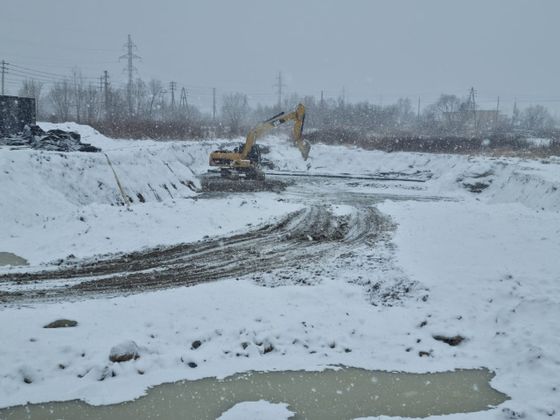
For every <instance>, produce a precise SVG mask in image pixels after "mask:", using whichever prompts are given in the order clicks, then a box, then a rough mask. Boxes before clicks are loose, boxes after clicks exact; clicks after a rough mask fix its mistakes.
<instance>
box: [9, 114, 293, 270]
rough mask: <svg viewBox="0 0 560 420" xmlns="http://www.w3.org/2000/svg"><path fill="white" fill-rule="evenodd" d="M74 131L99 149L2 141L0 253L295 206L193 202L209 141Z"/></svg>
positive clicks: (139, 239)
mask: <svg viewBox="0 0 560 420" xmlns="http://www.w3.org/2000/svg"><path fill="white" fill-rule="evenodd" d="M41 126H42V127H43V128H44V129H51V128H60V129H63V130H68V131H76V132H79V133H80V134H81V136H82V139H83V141H85V142H87V143H91V144H93V145H94V146H97V147H101V148H102V149H103V152H104V153H106V154H107V155H108V156H109V159H110V162H111V164H112V167H113V169H114V171H115V173H116V174H117V176H118V179H119V181H120V183H121V185H122V187H123V189H124V191H125V193H126V195H127V196H128V197H129V198H130V200H131V202H132V204H131V206H130V208H127V207H125V206H123V205H122V203H123V197H122V196H121V193H120V191H119V188H118V186H117V182H116V179H115V176H114V175H113V172H112V169H111V166H110V165H109V164H108V162H107V158H106V157H105V155H104V154H103V153H81V152H74V153H59V152H47V151H37V150H30V149H21V150H10V148H0V167H1V168H2V171H1V172H0V196H1V197H2V200H1V201H0V214H2V217H1V218H0V251H5V252H12V253H15V254H16V255H18V256H21V257H23V258H25V259H27V260H28V261H29V262H30V264H32V265H35V264H39V263H43V262H48V261H52V260H55V259H59V258H64V257H66V256H68V255H70V254H72V255H74V256H76V257H89V256H92V255H95V254H105V253H109V252H119V251H132V250H137V249H139V248H143V247H147V246H157V245H170V244H175V243H181V242H189V241H195V240H199V239H202V238H203V237H204V236H206V235H223V234H227V233H229V232H232V231H235V230H239V229H242V228H246V225H247V224H249V223H251V224H253V225H255V224H258V223H260V222H264V221H267V220H269V219H270V218H271V217H276V216H281V215H284V214H286V213H287V212H290V211H293V210H295V209H297V208H300V206H299V205H295V204H290V203H279V202H278V201H276V196H275V195H274V194H263V195H261V196H260V198H259V200H258V201H257V200H255V199H254V198H252V197H251V196H250V195H248V196H247V195H246V196H236V197H232V198H231V199H230V200H227V201H226V202H222V201H221V200H218V199H208V200H203V201H197V200H196V197H197V195H198V194H197V193H196V192H195V191H193V187H194V186H196V185H197V184H198V179H197V177H196V175H197V174H198V173H200V172H205V171H206V170H207V162H208V154H209V150H212V149H214V148H215V147H216V144H215V143H211V142H200V143H198V142H197V143H189V142H155V141H130V140H113V139H108V138H106V137H105V136H103V135H101V134H99V133H98V132H97V131H95V130H94V129H92V128H91V127H88V126H83V125H78V124H75V123H66V124H56V125H53V124H46V123H41Z"/></svg>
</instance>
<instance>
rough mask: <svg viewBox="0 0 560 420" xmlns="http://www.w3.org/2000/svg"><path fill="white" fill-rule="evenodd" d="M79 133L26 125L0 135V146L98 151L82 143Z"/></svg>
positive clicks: (98, 150)
mask: <svg viewBox="0 0 560 420" xmlns="http://www.w3.org/2000/svg"><path fill="white" fill-rule="evenodd" d="M80 139H81V138H80V135H79V134H78V133H75V132H73V131H70V132H68V131H64V130H49V131H46V132H45V131H44V130H43V129H42V128H41V127H39V126H38V125H31V126H29V125H26V126H25V128H24V129H23V132H22V133H19V134H16V135H11V136H8V137H0V146H1V145H4V146H23V147H30V148H32V149H39V150H51V151H56V152H100V151H101V149H100V148H98V147H95V146H92V145H91V144H87V143H82V142H81V141H80Z"/></svg>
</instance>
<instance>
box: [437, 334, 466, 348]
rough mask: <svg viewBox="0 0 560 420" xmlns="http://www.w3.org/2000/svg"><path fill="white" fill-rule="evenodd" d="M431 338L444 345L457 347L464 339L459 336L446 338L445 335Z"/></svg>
mask: <svg viewBox="0 0 560 420" xmlns="http://www.w3.org/2000/svg"><path fill="white" fill-rule="evenodd" d="M433 337H434V340H437V341H442V342H444V343H445V344H449V345H450V346H458V345H459V344H461V343H462V342H463V340H464V339H465V337H462V336H460V335H456V336H453V337H446V336H445V335H434V336H433Z"/></svg>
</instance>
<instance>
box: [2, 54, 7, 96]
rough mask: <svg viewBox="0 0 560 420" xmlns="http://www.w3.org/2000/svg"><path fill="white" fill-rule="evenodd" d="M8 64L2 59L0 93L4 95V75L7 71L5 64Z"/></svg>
mask: <svg viewBox="0 0 560 420" xmlns="http://www.w3.org/2000/svg"><path fill="white" fill-rule="evenodd" d="M7 65H8V63H6V61H4V60H2V95H4V93H5V92H4V79H5V77H6V76H5V75H6V72H7V71H8V69H7V68H6V66H7Z"/></svg>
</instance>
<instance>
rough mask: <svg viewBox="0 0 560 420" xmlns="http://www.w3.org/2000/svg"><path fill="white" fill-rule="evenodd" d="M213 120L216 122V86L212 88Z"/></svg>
mask: <svg viewBox="0 0 560 420" xmlns="http://www.w3.org/2000/svg"><path fill="white" fill-rule="evenodd" d="M212 121H213V122H216V88H212Z"/></svg>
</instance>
